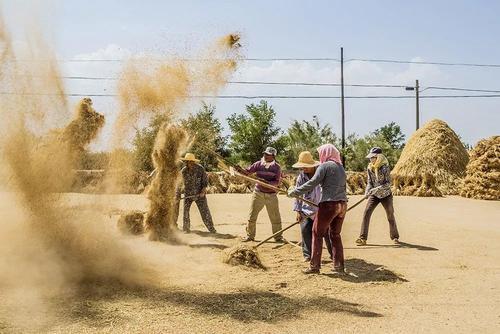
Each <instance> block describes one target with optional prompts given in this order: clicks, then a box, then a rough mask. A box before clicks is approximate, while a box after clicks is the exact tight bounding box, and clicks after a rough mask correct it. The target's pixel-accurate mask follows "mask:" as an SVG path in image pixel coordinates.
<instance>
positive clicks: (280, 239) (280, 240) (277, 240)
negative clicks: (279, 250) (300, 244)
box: [274, 237, 285, 243]
mask: <svg viewBox="0 0 500 334" xmlns="http://www.w3.org/2000/svg"><path fill="white" fill-rule="evenodd" d="M274 241H276V242H279V243H284V242H285V239H284V238H283V237H279V238H276V239H274Z"/></svg>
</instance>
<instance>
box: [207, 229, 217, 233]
mask: <svg viewBox="0 0 500 334" xmlns="http://www.w3.org/2000/svg"><path fill="white" fill-rule="evenodd" d="M208 232H209V233H212V234H216V233H217V231H216V230H215V229H212V230H209V231H208Z"/></svg>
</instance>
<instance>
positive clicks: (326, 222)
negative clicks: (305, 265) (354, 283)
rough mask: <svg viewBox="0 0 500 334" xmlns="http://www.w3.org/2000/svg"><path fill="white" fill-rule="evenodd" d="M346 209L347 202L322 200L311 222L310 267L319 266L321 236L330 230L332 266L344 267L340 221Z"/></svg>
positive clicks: (317, 267) (315, 267)
mask: <svg viewBox="0 0 500 334" xmlns="http://www.w3.org/2000/svg"><path fill="white" fill-rule="evenodd" d="M346 210H347V202H342V201H338V202H322V203H320V204H319V210H318V213H317V214H316V218H315V219H314V224H313V229H312V232H313V237H312V256H311V268H314V269H319V268H321V252H322V250H323V237H324V236H325V235H326V234H327V233H328V230H329V231H330V241H331V244H332V255H333V266H334V268H343V267H344V247H343V246H342V238H341V237H340V232H341V231H342V223H343V222H344V217H345V213H346Z"/></svg>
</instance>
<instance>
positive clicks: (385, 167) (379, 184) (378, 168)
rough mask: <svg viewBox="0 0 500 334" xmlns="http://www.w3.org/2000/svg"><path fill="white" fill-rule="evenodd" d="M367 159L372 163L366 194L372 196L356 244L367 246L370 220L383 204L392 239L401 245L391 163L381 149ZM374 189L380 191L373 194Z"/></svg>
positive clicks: (371, 153)
mask: <svg viewBox="0 0 500 334" xmlns="http://www.w3.org/2000/svg"><path fill="white" fill-rule="evenodd" d="M366 158H367V159H370V163H369V164H368V168H367V171H366V172H367V174H368V182H367V183H368V184H367V186H366V192H365V194H367V195H368V194H369V195H370V196H369V197H368V202H367V203H366V209H365V212H364V215H363V223H362V224H361V233H360V235H359V238H358V240H356V244H357V245H358V246H364V245H366V240H367V239H368V228H369V227H370V218H371V216H372V213H373V210H375V208H376V207H377V205H378V204H379V203H382V206H383V207H384V209H385V213H386V215H387V220H388V221H389V231H390V237H391V239H392V241H393V242H394V243H395V244H399V232H398V227H397V225H396V218H395V217H394V205H393V203H392V191H391V169H390V167H389V162H388V161H387V158H386V157H385V156H384V155H383V154H382V149H381V148H380V147H373V148H372V149H371V150H370V152H369V153H368V155H367V156H366ZM374 188H379V189H378V190H377V191H376V192H375V193H373V194H372V193H371V191H370V190H371V189H374Z"/></svg>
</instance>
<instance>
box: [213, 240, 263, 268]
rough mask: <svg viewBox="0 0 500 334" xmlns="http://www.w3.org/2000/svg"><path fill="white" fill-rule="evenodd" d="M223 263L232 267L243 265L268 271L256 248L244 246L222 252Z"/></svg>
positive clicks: (240, 245)
mask: <svg viewBox="0 0 500 334" xmlns="http://www.w3.org/2000/svg"><path fill="white" fill-rule="evenodd" d="M222 262H224V263H227V264H230V265H232V266H238V265H242V266H246V267H250V268H256V269H264V270H265V269H266V267H265V266H264V265H263V264H262V261H261V260H260V257H259V254H258V253H257V251H256V250H255V248H253V247H249V246H247V245H244V244H239V245H236V246H233V247H231V248H228V249H226V250H224V251H223V252H222Z"/></svg>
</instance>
